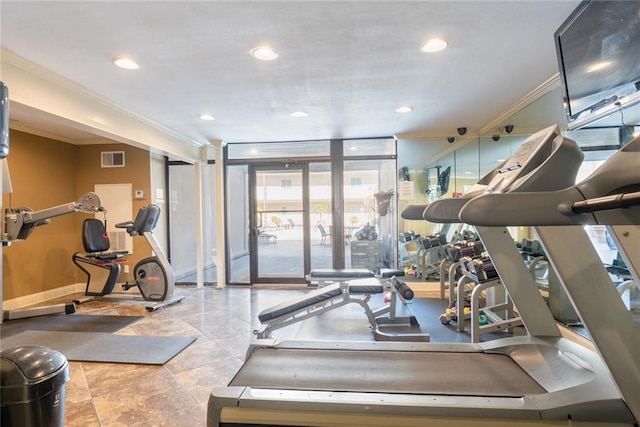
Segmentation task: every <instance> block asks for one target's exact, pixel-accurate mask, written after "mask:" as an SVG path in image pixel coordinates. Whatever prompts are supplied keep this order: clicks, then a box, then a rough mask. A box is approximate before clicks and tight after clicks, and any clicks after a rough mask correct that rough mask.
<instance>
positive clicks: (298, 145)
mask: <svg viewBox="0 0 640 427" xmlns="http://www.w3.org/2000/svg"><path fill="white" fill-rule="evenodd" d="M330 155H331V153H330V142H329V141H295V142H263V143H235V144H233V143H232V144H228V145H227V157H228V158H229V159H230V160H237V159H247V160H250V159H281V158H282V159H290V158H300V157H328V156H330Z"/></svg>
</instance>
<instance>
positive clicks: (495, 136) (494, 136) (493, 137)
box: [491, 135, 500, 142]
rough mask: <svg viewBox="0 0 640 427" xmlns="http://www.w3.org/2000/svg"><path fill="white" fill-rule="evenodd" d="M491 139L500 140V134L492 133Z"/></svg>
mask: <svg viewBox="0 0 640 427" xmlns="http://www.w3.org/2000/svg"><path fill="white" fill-rule="evenodd" d="M491 139H493V140H494V141H495V142H498V141H500V135H493V136H492V137H491Z"/></svg>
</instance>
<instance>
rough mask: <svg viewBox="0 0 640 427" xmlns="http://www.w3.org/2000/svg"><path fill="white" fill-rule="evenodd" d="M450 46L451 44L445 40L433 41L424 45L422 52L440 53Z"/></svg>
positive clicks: (428, 41) (421, 47) (421, 48)
mask: <svg viewBox="0 0 640 427" xmlns="http://www.w3.org/2000/svg"><path fill="white" fill-rule="evenodd" d="M447 46H449V42H448V41H446V40H444V39H431V40H427V41H426V42H424V43H422V46H420V50H421V51H423V52H426V53H432V52H440V51H441V50H444V49H446V48H447Z"/></svg>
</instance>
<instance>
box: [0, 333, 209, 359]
mask: <svg viewBox="0 0 640 427" xmlns="http://www.w3.org/2000/svg"><path fill="white" fill-rule="evenodd" d="M195 340H196V337H157V336H143V335H115V334H109V333H104V332H66V331H24V332H20V333H19V334H16V335H14V336H12V337H8V338H3V339H2V348H12V347H19V346H22V345H42V346H45V347H49V348H51V349H53V350H56V351H59V352H60V353H62V354H64V355H65V357H66V358H67V359H68V360H70V361H74V362H104V363H132V364H142V365H163V364H165V363H167V362H168V361H169V360H171V359H172V358H173V357H174V356H176V355H177V354H178V353H180V352H181V351H182V350H184V349H185V348H187V346H189V345H190V344H191V343H192V342H194V341H195Z"/></svg>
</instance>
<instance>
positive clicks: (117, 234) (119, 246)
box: [109, 231, 127, 252]
mask: <svg viewBox="0 0 640 427" xmlns="http://www.w3.org/2000/svg"><path fill="white" fill-rule="evenodd" d="M109 245H110V247H109V250H110V251H112V252H126V251H127V232H126V231H109Z"/></svg>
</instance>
